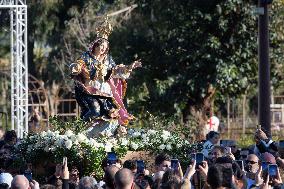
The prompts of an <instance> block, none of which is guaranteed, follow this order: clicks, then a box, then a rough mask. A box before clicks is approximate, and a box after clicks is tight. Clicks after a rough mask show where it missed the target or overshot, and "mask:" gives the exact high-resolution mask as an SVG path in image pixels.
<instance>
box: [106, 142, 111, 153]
mask: <svg viewBox="0 0 284 189" xmlns="http://www.w3.org/2000/svg"><path fill="white" fill-rule="evenodd" d="M111 149H112V145H111V144H110V143H106V144H105V152H111Z"/></svg>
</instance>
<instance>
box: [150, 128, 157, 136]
mask: <svg viewBox="0 0 284 189" xmlns="http://www.w3.org/2000/svg"><path fill="white" fill-rule="evenodd" d="M156 133H157V131H155V130H152V129H150V130H149V131H148V134H149V135H154V134H156Z"/></svg>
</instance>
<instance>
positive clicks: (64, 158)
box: [62, 157, 67, 165]
mask: <svg viewBox="0 0 284 189" xmlns="http://www.w3.org/2000/svg"><path fill="white" fill-rule="evenodd" d="M65 163H67V157H63V160H62V165H65Z"/></svg>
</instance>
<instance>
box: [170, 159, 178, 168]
mask: <svg viewBox="0 0 284 189" xmlns="http://www.w3.org/2000/svg"><path fill="white" fill-rule="evenodd" d="M178 162H179V161H178V159H171V168H172V169H173V170H178Z"/></svg>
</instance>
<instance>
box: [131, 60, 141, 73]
mask: <svg viewBox="0 0 284 189" xmlns="http://www.w3.org/2000/svg"><path fill="white" fill-rule="evenodd" d="M140 67H142V63H141V59H139V60H135V61H134V62H133V63H132V64H131V66H130V69H131V70H132V69H135V68H140Z"/></svg>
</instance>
